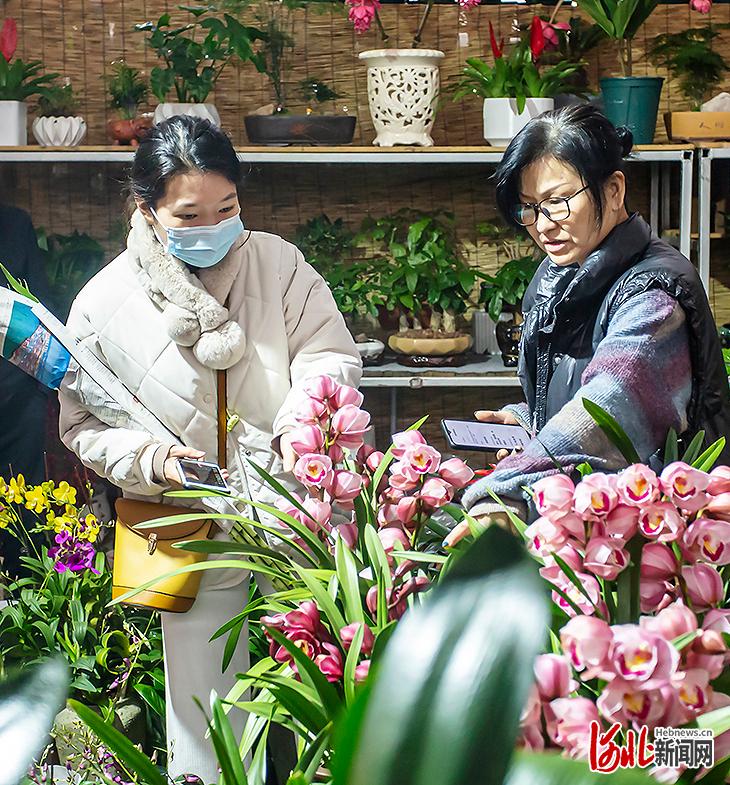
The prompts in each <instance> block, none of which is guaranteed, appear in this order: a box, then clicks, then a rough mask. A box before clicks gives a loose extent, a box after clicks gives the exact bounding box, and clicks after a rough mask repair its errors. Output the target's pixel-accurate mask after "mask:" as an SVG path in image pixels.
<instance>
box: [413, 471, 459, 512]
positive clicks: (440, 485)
mask: <svg viewBox="0 0 730 785" xmlns="http://www.w3.org/2000/svg"><path fill="white" fill-rule="evenodd" d="M418 498H419V499H420V500H421V504H424V505H425V506H426V507H430V508H431V509H434V510H437V509H439V507H443V506H444V504H448V503H449V502H450V501H451V500H452V499H453V498H454V489H453V487H452V486H451V485H449V483H447V482H446V481H445V480H442V479H441V478H440V477H429V478H428V479H427V480H426V482H424V483H423V487H422V488H421V492H420V493H419V494H418Z"/></svg>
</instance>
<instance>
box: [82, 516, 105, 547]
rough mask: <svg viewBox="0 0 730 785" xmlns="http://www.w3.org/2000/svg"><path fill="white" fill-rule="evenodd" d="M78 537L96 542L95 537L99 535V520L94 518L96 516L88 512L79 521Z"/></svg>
mask: <svg viewBox="0 0 730 785" xmlns="http://www.w3.org/2000/svg"><path fill="white" fill-rule="evenodd" d="M79 523H80V526H79V535H78V536H79V539H81V540H88V541H89V542H96V538H97V537H98V536H99V529H100V528H101V526H99V522H98V521H97V520H96V516H95V515H92V514H91V513H89V514H88V515H87V516H86V518H84V520H83V521H79Z"/></svg>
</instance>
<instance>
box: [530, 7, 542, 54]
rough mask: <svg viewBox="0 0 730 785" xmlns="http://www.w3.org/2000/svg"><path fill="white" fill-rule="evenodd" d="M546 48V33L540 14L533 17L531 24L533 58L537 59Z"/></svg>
mask: <svg viewBox="0 0 730 785" xmlns="http://www.w3.org/2000/svg"><path fill="white" fill-rule="evenodd" d="M544 49H545V33H544V32H543V29H542V19H540V17H539V16H537V15H536V16H533V17H532V24H531V25H530V51H531V52H532V59H533V60H537V58H538V57H540V55H541V54H542V53H543V50H544Z"/></svg>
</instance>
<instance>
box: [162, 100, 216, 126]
mask: <svg viewBox="0 0 730 785" xmlns="http://www.w3.org/2000/svg"><path fill="white" fill-rule="evenodd" d="M178 114H187V115H190V116H191V117H202V118H204V119H205V120H210V122H211V123H213V125H220V124H221V117H220V115H219V114H218V110H217V109H216V108H215V104H173V103H165V104H158V105H157V108H156V109H155V117H154V120H155V124H156V123H161V122H162V121H163V120H168V119H169V118H170V117H174V116H175V115H178Z"/></svg>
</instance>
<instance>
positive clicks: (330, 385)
mask: <svg viewBox="0 0 730 785" xmlns="http://www.w3.org/2000/svg"><path fill="white" fill-rule="evenodd" d="M339 387H340V385H339V384H338V383H337V382H336V381H335V380H334V379H333V378H332V377H331V376H325V375H324V374H323V375H322V376H315V377H313V378H312V379H308V380H307V381H306V382H305V384H304V392H305V393H306V394H307V395H308V396H309V397H310V398H314V400H315V401H321V402H323V403H327V402H328V401H329V399H330V398H332V396H334V394H335V393H336V392H337V389H338V388H339Z"/></svg>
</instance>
